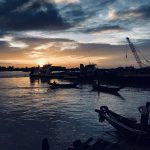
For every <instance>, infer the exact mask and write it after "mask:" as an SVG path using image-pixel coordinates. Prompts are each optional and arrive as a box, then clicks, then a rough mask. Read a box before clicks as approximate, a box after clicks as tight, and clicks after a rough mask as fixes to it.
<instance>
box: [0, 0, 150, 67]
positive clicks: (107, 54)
mask: <svg viewBox="0 0 150 150" xmlns="http://www.w3.org/2000/svg"><path fill="white" fill-rule="evenodd" d="M149 26H150V0H132V1H131V0H0V65H1V66H4V65H14V66H35V65H37V64H40V65H42V64H44V63H51V64H53V65H63V66H67V67H74V66H78V65H79V64H80V63H84V64H88V63H89V62H91V63H96V64H97V65H98V66H99V67H118V66H125V54H126V45H127V41H126V37H130V39H131V40H132V42H133V43H134V44H135V45H136V47H137V49H138V51H139V50H140V51H141V52H142V54H143V55H144V56H146V57H147V58H148V59H150V51H149V47H150V28H149ZM127 49H128V65H135V66H136V61H135V59H134V57H133V55H132V53H131V51H130V49H129V48H128V47H127ZM141 59H142V60H143V58H142V57H141Z"/></svg>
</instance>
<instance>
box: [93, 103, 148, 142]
mask: <svg viewBox="0 0 150 150" xmlns="http://www.w3.org/2000/svg"><path fill="white" fill-rule="evenodd" d="M95 112H97V113H98V114H99V120H100V122H103V121H104V120H107V121H108V123H109V124H111V125H112V126H113V127H114V128H116V129H117V130H118V131H119V132H120V133H122V134H123V135H125V136H126V137H128V138H132V139H135V140H137V139H138V140H142V141H143V140H145V141H147V140H148V141H150V125H147V126H146V129H145V128H144V127H143V126H142V125H141V123H137V120H136V119H133V118H132V119H131V118H126V117H123V116H121V115H119V114H117V113H115V112H113V111H111V110H109V109H108V107H107V106H101V107H100V110H98V109H96V110H95Z"/></svg>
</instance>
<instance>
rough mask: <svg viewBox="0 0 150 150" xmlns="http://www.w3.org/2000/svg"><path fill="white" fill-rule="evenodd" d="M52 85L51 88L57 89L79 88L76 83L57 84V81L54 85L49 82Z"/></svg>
mask: <svg viewBox="0 0 150 150" xmlns="http://www.w3.org/2000/svg"><path fill="white" fill-rule="evenodd" d="M48 84H49V85H50V88H52V89H57V88H77V84H75V83H64V84H63V83H61V84H60V83H56V82H55V81H54V82H53V83H51V82H48Z"/></svg>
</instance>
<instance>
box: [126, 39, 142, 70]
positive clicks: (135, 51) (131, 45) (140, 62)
mask: <svg viewBox="0 0 150 150" xmlns="http://www.w3.org/2000/svg"><path fill="white" fill-rule="evenodd" d="M126 39H127V41H128V43H129V47H130V49H131V51H132V53H133V55H134V57H135V60H136V62H137V64H138V65H139V67H140V68H143V67H144V64H143V63H142V61H141V60H140V57H139V55H138V53H137V50H136V48H135V47H134V45H133V43H132V42H131V41H130V39H129V38H128V37H127V38H126Z"/></svg>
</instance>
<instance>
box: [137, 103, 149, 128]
mask: <svg viewBox="0 0 150 150" xmlns="http://www.w3.org/2000/svg"><path fill="white" fill-rule="evenodd" d="M139 112H140V113H141V128H142V130H146V129H147V126H148V119H149V113H150V102H147V103H146V105H145V106H140V107H139Z"/></svg>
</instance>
